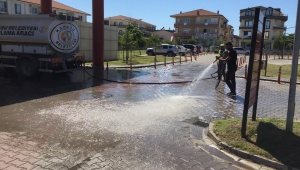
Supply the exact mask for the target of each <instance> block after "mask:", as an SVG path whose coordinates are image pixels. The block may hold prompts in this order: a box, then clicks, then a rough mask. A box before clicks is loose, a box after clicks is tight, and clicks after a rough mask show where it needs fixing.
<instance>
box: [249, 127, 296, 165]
mask: <svg viewBox="0 0 300 170" xmlns="http://www.w3.org/2000/svg"><path fill="white" fill-rule="evenodd" d="M298 133H299V132H298ZM248 141H249V142H250V143H253V144H254V145H256V146H258V147H260V148H262V149H264V150H265V151H267V152H269V153H270V154H271V155H272V156H273V157H274V158H276V159H277V160H278V161H280V162H282V163H283V164H285V165H287V166H291V167H294V168H300V161H299V160H300V145H299V144H300V137H299V136H297V135H295V134H293V133H289V132H286V131H285V130H282V129H279V128H278V127H276V126H275V125H273V124H272V123H266V122H260V123H259V125H258V127H257V140H256V142H253V141H251V139H248Z"/></svg>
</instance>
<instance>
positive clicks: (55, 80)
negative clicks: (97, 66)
mask: <svg viewBox="0 0 300 170" xmlns="http://www.w3.org/2000/svg"><path fill="white" fill-rule="evenodd" d="M108 73H109V74H108ZM108 73H107V71H103V70H92V69H89V70H87V71H86V72H85V71H84V70H77V71H73V72H68V73H61V74H43V75H38V76H37V77H35V78H31V79H22V78H19V77H18V75H17V74H16V73H15V72H14V71H11V70H8V71H6V70H0V76H3V77H5V78H7V79H10V80H11V82H10V83H8V84H5V85H1V91H0V107H1V106H6V105H11V104H16V103H21V102H25V101H29V100H34V99H39V98H44V97H48V96H53V95H57V94H63V93H67V92H71V91H76V90H82V89H87V88H90V87H95V86H101V85H105V84H108V83H111V82H109V81H106V80H105V79H106V78H107V77H108V76H109V77H113V80H115V81H126V80H130V79H132V78H136V77H140V76H143V75H147V74H150V73H148V72H134V71H133V72H132V73H130V71H128V70H109V72H108ZM92 76H93V77H92Z"/></svg>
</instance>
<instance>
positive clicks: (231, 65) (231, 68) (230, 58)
mask: <svg viewBox="0 0 300 170" xmlns="http://www.w3.org/2000/svg"><path fill="white" fill-rule="evenodd" d="M226 49H227V51H228V55H227V57H226V58H220V61H226V62H227V70H228V71H227V73H226V80H225V81H226V84H227V86H228V87H229V89H230V93H228V94H227V95H228V96H230V97H234V96H236V80H235V72H236V70H237V66H236V61H237V53H236V51H235V50H234V49H233V45H232V43H231V42H227V43H226Z"/></svg>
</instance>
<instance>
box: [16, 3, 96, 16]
mask: <svg viewBox="0 0 300 170" xmlns="http://www.w3.org/2000/svg"><path fill="white" fill-rule="evenodd" d="M22 1H24V2H28V3H32V4H37V5H41V0H22ZM52 7H53V8H57V9H62V10H66V11H71V12H77V13H81V14H86V15H91V14H88V13H86V12H83V11H80V10H78V9H75V8H72V7H70V6H67V5H65V4H62V3H60V2H57V1H54V0H53V4H52Z"/></svg>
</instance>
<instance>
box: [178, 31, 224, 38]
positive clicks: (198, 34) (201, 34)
mask: <svg viewBox="0 0 300 170" xmlns="http://www.w3.org/2000/svg"><path fill="white" fill-rule="evenodd" d="M173 36H175V37H192V36H193V37H195V38H197V39H217V38H218V35H217V34H216V33H204V32H198V31H189V32H187V31H179V32H175V33H174V34H173Z"/></svg>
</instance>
